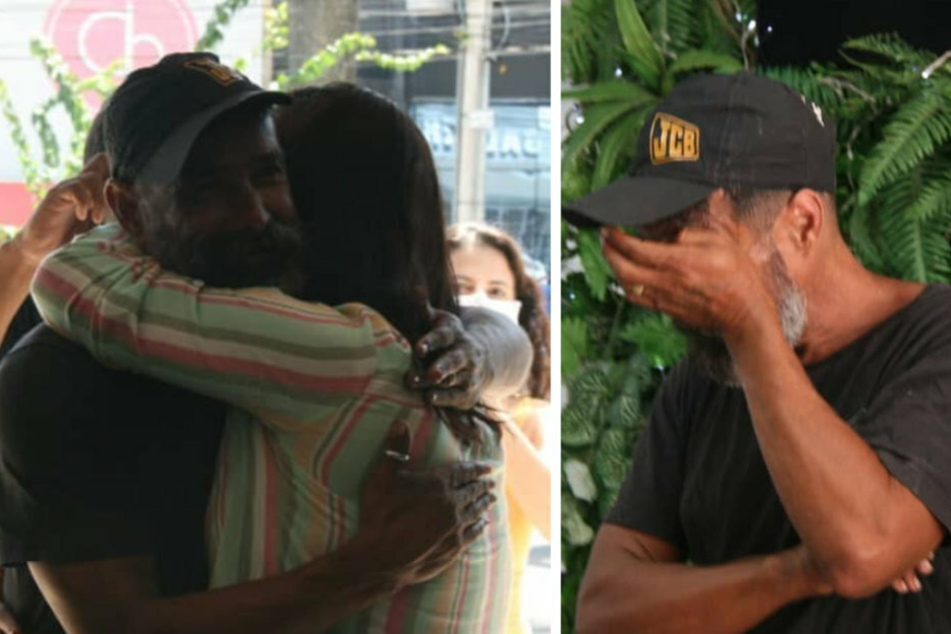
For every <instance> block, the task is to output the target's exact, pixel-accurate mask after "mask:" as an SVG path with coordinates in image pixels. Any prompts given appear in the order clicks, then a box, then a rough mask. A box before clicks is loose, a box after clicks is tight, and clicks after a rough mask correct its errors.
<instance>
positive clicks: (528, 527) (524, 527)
mask: <svg viewBox="0 0 951 634" xmlns="http://www.w3.org/2000/svg"><path fill="white" fill-rule="evenodd" d="M536 404H537V401H535V400H534V399H531V398H523V399H521V400H520V401H519V402H518V404H517V405H516V406H515V409H514V411H512V412H511V415H512V416H511V418H512V420H513V421H514V422H515V425H516V426H517V427H518V428H519V429H521V430H522V431H525V424H526V422H527V421H529V420H531V418H532V415H533V413H534V409H535V407H536ZM505 500H506V505H507V506H508V518H509V531H508V532H509V544H510V545H511V553H512V586H511V588H512V590H511V594H510V595H509V607H508V615H507V617H506V620H505V634H531V632H532V630H531V627H529V624H528V622H527V619H525V618H523V616H522V583H523V580H524V578H525V569H526V568H527V567H528V555H529V551H530V549H531V541H532V531H533V530H534V529H533V527H532V522H531V520H529V518H528V515H526V514H525V511H524V510H523V509H522V507H521V506H519V504H518V501H516V499H515V495H514V494H513V493H512V487H511V485H510V484H508V483H507V484H506V485H505Z"/></svg>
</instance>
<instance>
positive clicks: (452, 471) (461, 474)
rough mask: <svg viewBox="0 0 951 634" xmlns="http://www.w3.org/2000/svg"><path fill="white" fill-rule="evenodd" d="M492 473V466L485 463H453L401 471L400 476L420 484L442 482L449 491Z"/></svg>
mask: <svg viewBox="0 0 951 634" xmlns="http://www.w3.org/2000/svg"><path fill="white" fill-rule="evenodd" d="M491 472H492V465H490V464H488V463H485V462H454V463H450V464H443V465H439V466H436V467H429V468H428V469H418V470H413V471H403V472H401V473H400V476H401V477H403V478H406V479H407V480H412V481H414V482H420V483H427V484H429V483H434V482H443V483H445V484H446V486H447V487H448V488H450V489H453V490H454V489H458V488H460V487H463V486H466V485H467V484H469V483H471V482H473V481H475V480H478V479H480V478H484V477H485V476H487V475H488V474H489V473H491Z"/></svg>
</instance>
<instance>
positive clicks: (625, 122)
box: [591, 107, 650, 189]
mask: <svg viewBox="0 0 951 634" xmlns="http://www.w3.org/2000/svg"><path fill="white" fill-rule="evenodd" d="M649 110H650V107H648V108H640V109H638V110H634V111H632V112H631V113H630V114H628V115H626V116H624V117H623V118H622V119H619V120H617V121H615V122H614V123H612V124H611V126H610V127H609V128H608V129H607V130H606V131H605V133H604V135H603V136H602V137H601V140H600V141H599V143H598V158H597V160H596V161H595V164H594V173H593V175H592V176H591V188H592V189H598V188H599V187H604V186H605V185H607V184H608V183H610V182H611V181H613V180H614V179H615V178H617V177H618V176H620V175H621V174H622V173H623V172H624V171H625V169H626V168H627V163H628V162H629V161H630V159H631V158H632V157H633V155H634V147H633V145H634V140H635V139H637V134H638V132H639V131H640V129H641V126H643V125H644V119H645V118H646V117H647V113H648V112H649Z"/></svg>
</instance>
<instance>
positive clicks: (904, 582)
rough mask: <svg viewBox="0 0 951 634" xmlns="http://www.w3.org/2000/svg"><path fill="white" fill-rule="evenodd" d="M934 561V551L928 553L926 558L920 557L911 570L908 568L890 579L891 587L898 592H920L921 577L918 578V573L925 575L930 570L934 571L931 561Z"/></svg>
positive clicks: (929, 572)
mask: <svg viewBox="0 0 951 634" xmlns="http://www.w3.org/2000/svg"><path fill="white" fill-rule="evenodd" d="M933 561H934V553H933V552H932V553H930V554H929V555H928V557H927V558H925V559H922V560H921V561H920V562H918V565H917V566H915V567H914V569H913V570H909V571H908V572H906V573H905V574H903V575H902V576H901V577H899V578H898V579H895V580H894V581H892V589H893V590H894V591H895V592H898V593H899V594H906V593H908V592H921V590H922V587H923V586H922V585H921V579H919V578H918V576H919V575H921V576H923V577H927V576H928V575H930V574H931V573H932V572H934V565H933V564H932V563H931V562H933Z"/></svg>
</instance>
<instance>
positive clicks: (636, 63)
mask: <svg viewBox="0 0 951 634" xmlns="http://www.w3.org/2000/svg"><path fill="white" fill-rule="evenodd" d="M614 8H615V11H616V13H617V25H618V31H620V33H621V41H622V42H623V43H624V50H625V51H626V52H627V55H626V56H625V59H626V60H627V63H628V65H630V67H631V69H632V70H633V71H634V72H635V73H637V75H638V77H640V78H641V80H643V82H644V83H645V84H646V85H647V86H648V87H649V88H653V89H657V88H659V87H660V82H661V78H662V77H663V75H664V67H665V63H664V58H663V56H662V55H661V53H660V49H659V48H658V47H657V44H656V43H655V42H654V40H653V38H651V34H650V31H648V30H647V25H646V24H644V19H643V17H641V14H640V11H638V8H637V5H636V4H635V3H634V0H615V3H614Z"/></svg>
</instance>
